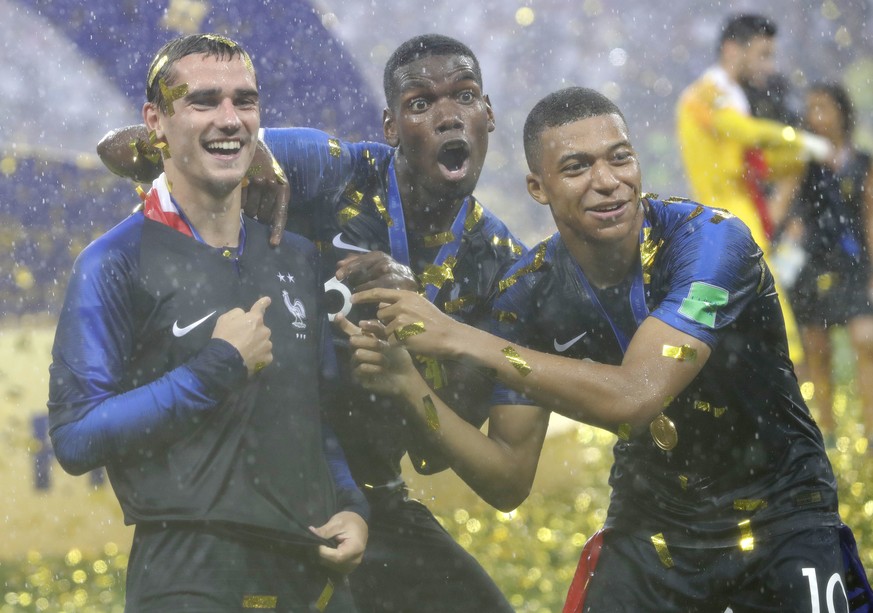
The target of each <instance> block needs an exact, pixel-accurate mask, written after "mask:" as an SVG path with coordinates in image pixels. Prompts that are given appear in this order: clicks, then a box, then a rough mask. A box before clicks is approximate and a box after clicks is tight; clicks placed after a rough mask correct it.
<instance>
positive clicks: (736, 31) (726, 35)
mask: <svg viewBox="0 0 873 613" xmlns="http://www.w3.org/2000/svg"><path fill="white" fill-rule="evenodd" d="M776 31H777V29H776V23H775V22H774V21H773V20H772V19H770V18H769V17H766V16H764V15H759V14H757V13H743V14H741V15H734V16H733V17H731V18H730V19H728V20H727V21H726V22H725V24H724V25H723V26H722V29H721V38H720V39H719V41H718V48H719V49H721V48H722V47H724V44H725V43H726V42H727V41H729V40H732V41H735V42H738V43H748V42H749V41H750V40H752V39H753V38H755V37H756V36H763V37H765V38H773V37H774V36H776Z"/></svg>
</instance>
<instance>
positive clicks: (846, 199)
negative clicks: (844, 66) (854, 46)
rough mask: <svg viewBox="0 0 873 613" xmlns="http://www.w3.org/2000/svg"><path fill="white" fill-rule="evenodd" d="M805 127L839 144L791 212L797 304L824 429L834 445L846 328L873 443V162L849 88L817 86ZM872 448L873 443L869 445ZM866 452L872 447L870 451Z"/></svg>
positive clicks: (802, 184)
mask: <svg viewBox="0 0 873 613" xmlns="http://www.w3.org/2000/svg"><path fill="white" fill-rule="evenodd" d="M805 118H806V125H807V126H808V128H809V129H810V130H811V131H813V132H815V133H816V134H819V135H821V136H823V137H825V138H827V139H828V140H830V141H831V142H832V143H834V147H835V154H834V155H833V156H831V157H830V158H828V159H827V160H824V161H822V162H820V163H818V162H815V163H811V164H810V165H809V167H808V169H807V172H806V174H805V176H804V177H803V178H802V180H800V181H799V187H798V190H797V197H796V199H795V201H794V205H793V207H792V209H791V212H792V221H793V220H797V221H798V222H800V223H799V227H797V226H795V228H794V230H793V231H792V230H789V232H792V233H793V234H794V235H795V238H796V239H797V244H800V245H803V248H804V250H805V252H806V257H805V265H804V266H803V268H802V269H801V270H800V273H799V276H798V278H797V282H796V283H795V284H794V285H793V287H792V288H791V292H790V296H791V303H792V305H793V306H794V308H795V314H796V316H797V321H798V323H799V324H800V326H801V335H802V338H803V343H804V346H805V348H806V355H807V366H808V370H809V375H810V377H811V379H812V382H813V384H814V385H815V399H816V403H815V404H816V406H817V407H818V412H819V425H820V426H821V428H822V430H823V431H824V433H825V435H826V439H829V442H830V443H831V444H833V436H834V435H833V433H834V427H835V425H836V424H835V423H834V414H833V409H832V404H833V388H832V384H831V372H832V364H831V358H832V354H833V352H832V344H831V338H830V330H831V328H832V327H834V326H846V327H847V329H848V332H849V338H850V340H851V344H852V347H853V349H854V350H855V353H856V355H857V363H856V377H855V381H856V385H857V388H858V395H859V397H860V401H861V406H862V411H863V423H864V432H865V435H866V436H867V437H868V440H871V439H873V305H871V301H873V279H871V256H870V245H871V233H873V171H871V156H870V154H869V153H867V152H864V151H861V150H859V149H857V148H856V147H855V145H854V143H853V138H852V137H853V129H854V123H855V121H854V111H853V107H852V101H851V99H850V97H849V95H848V93H847V91H846V89H845V88H844V87H843V86H841V85H837V84H832V83H831V84H818V85H813V86H812V87H811V88H810V89H809V91H808V93H807V96H806V113H805ZM871 442H873V441H871ZM868 449H870V445H869V444H868Z"/></svg>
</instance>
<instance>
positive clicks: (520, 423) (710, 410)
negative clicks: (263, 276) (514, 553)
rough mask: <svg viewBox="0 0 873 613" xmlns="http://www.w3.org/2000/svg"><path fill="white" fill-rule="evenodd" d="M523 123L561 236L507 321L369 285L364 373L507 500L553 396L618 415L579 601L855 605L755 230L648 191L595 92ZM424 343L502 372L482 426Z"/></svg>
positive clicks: (516, 284)
mask: <svg viewBox="0 0 873 613" xmlns="http://www.w3.org/2000/svg"><path fill="white" fill-rule="evenodd" d="M524 135H525V153H526V155H527V159H528V164H529V167H530V174H529V175H528V178H527V183H528V191H529V192H530V194H531V196H532V197H533V198H534V200H535V201H537V202H538V203H540V204H543V205H547V206H549V208H550V210H551V212H552V215H553V218H554V220H555V224H556V226H557V228H558V233H556V234H555V235H553V236H552V237H551V238H549V239H547V240H546V241H544V242H542V243H541V244H540V245H538V246H536V247H535V248H533V249H532V250H531V251H530V252H528V254H527V256H525V257H524V258H523V259H522V260H521V261H519V262H518V263H517V264H516V265H515V266H514V267H513V269H511V270H510V271H509V273H508V274H507V275H506V276H505V277H504V279H503V280H502V281H501V284H500V287H501V294H500V295H499V297H498V298H497V300H496V301H495V310H494V320H495V329H496V332H497V335H491V334H488V333H486V332H483V331H481V330H478V329H474V328H472V327H469V326H465V325H463V324H461V323H458V322H456V321H454V320H452V319H450V318H447V317H445V316H444V315H443V314H442V313H440V312H439V311H438V310H436V309H434V308H433V306H432V305H431V304H430V303H428V302H427V301H425V300H423V299H422V298H421V297H420V296H419V295H418V294H416V293H413V292H406V291H400V290H385V289H371V290H367V291H364V292H361V293H360V294H357V295H355V296H354V301H355V302H356V303H359V304H360V303H376V304H378V305H379V308H378V310H377V313H376V315H377V317H378V321H371V322H362V324H361V325H362V327H363V334H361V333H358V331H357V330H355V329H354V326H352V325H351V324H350V323H347V322H346V323H344V324H343V326H344V329H345V330H346V331H348V332H349V333H350V334H351V342H352V345H353V347H355V352H354V356H355V360H356V362H357V368H356V371H357V374H358V377H359V378H360V380H361V381H362V382H363V383H364V384H366V385H368V386H369V387H371V388H372V389H375V390H379V391H393V393H395V394H397V395H399V396H400V397H401V398H402V399H403V400H405V405H404V406H406V407H408V410H407V411H406V415H407V416H408V418H409V420H410V422H411V424H412V425H417V427H418V429H419V431H420V432H422V433H426V434H429V435H430V437H431V442H432V443H433V444H434V445H438V446H440V447H441V449H442V450H443V456H444V457H446V458H449V459H450V460H449V461H450V463H451V465H452V467H453V468H454V470H455V471H456V472H457V473H458V474H459V475H461V476H462V477H463V478H464V479H465V480H466V481H467V483H468V484H470V485H471V487H473V488H474V489H475V490H476V491H477V492H479V493H480V494H481V495H482V496H483V497H484V498H485V499H486V500H491V501H493V503H494V504H495V505H497V506H500V507H501V508H506V509H509V508H513V507H514V506H516V505H517V504H519V503H520V502H521V501H522V500H524V498H525V497H526V495H527V493H528V491H529V488H530V485H531V482H532V480H533V477H534V474H535V471H536V464H537V461H538V457H539V453H540V450H541V447H542V443H543V439H544V436H545V431H546V424H547V422H548V416H549V411H555V412H558V413H561V414H563V415H566V416H568V417H570V418H572V419H575V420H578V421H581V422H584V423H588V424H593V425H596V426H599V427H602V428H606V429H609V430H611V431H613V432H615V433H616V435H617V436H618V440H617V442H616V444H615V447H614V455H615V463H614V465H613V468H612V472H611V477H610V484H611V485H612V499H611V503H610V507H609V512H608V516H607V520H606V525H605V530H604V531H602V532H601V533H599V534H598V535H597V536H596V537H595V538H593V539H592V541H591V542H590V543H589V545H588V546H587V547H586V551H585V553H583V557H582V560H581V561H580V567H579V571H578V572H577V576H576V579H575V580H574V584H573V586H572V587H571V590H570V594H569V596H568V601H567V604H566V606H565V613H575V612H577V611H598V612H601V611H602V612H611V611H723V610H725V608H726V607H728V606H729V607H731V608H732V609H733V610H734V611H765V610H766V611H801V610H822V611H848V610H849V601H850V600H853V602H856V601H855V600H854V599H855V598H857V599H859V600H860V599H861V598H863V597H864V596H862V595H861V591H862V588H861V587H859V584H860V583H863V582H864V581H865V580H864V571H863V569H862V568H861V567H860V562H859V561H858V559H857V552H856V551H855V550H854V548H853V543H854V541H853V539H852V537H851V532H850V531H849V530H848V528H846V527H845V526H842V525H841V522H840V518H839V514H838V504H837V491H836V483H835V479H834V475H833V472H832V469H831V466H830V463H829V461H828V458H827V456H826V455H825V450H824V445H823V441H822V436H821V433H820V431H819V429H818V427H817V426H816V424H815V423H814V421H813V419H812V417H811V416H810V413H809V410H808V409H807V407H806V406H805V404H804V402H803V399H802V397H801V394H800V391H799V388H798V384H797V379H796V377H795V375H794V372H793V369H792V365H791V362H790V360H789V359H788V351H787V342H786V337H785V328H784V323H783V320H782V317H781V311H780V307H779V299H778V296H777V294H776V292H775V291H774V289H773V277H772V275H771V274H770V271H769V269H768V268H767V265H766V263H765V262H764V260H763V258H762V254H761V249H760V248H759V247H758V246H757V245H756V244H755V243H754V241H753V240H752V237H751V234H750V232H749V230H748V228H747V227H746V226H745V225H744V224H743V223H742V222H740V221H739V220H738V219H737V218H735V217H734V216H732V215H730V214H729V213H727V212H725V211H722V210H719V209H712V208H707V207H705V206H702V205H699V204H697V203H694V202H690V201H687V200H685V199H681V198H669V199H666V200H661V199H659V198H658V197H657V196H653V195H644V194H642V193H641V172H640V166H639V163H638V161H637V157H636V153H635V151H634V148H633V146H632V144H631V140H630V137H629V133H628V128H627V125H626V122H625V119H624V117H623V115H622V113H621V111H620V110H619V109H618V107H617V106H616V105H615V104H613V103H612V102H611V101H610V100H608V99H607V98H605V97H604V96H602V95H601V94H599V93H597V92H594V91H592V90H588V89H583V88H569V89H565V90H561V91H559V92H556V93H554V94H551V95H549V96H547V97H546V98H544V99H543V100H541V101H540V102H539V103H538V104H537V105H536V106H535V107H534V109H533V110H532V111H531V113H530V114H529V116H528V119H527V122H526V123H525V129H524ZM404 348H405V349H404ZM410 353H411V354H414V355H419V356H420V355H424V356H428V357H430V358H432V359H439V360H457V361H461V362H465V363H472V364H476V365H478V366H480V367H484V368H489V369H491V372H493V373H494V376H495V377H496V378H497V380H498V385H497V388H496V389H495V393H494V397H493V401H492V402H493V406H492V408H491V417H490V427H489V432H488V435H487V437H486V436H485V435H483V434H482V433H481V432H479V431H478V430H476V429H474V428H471V427H470V426H469V425H467V424H464V423H463V422H461V421H460V420H459V419H457V418H456V416H455V415H454V413H453V412H452V411H451V409H450V406H447V405H446V404H445V403H443V402H442V401H441V400H440V399H439V398H436V397H434V396H432V395H431V394H429V393H428V387H427V385H426V382H424V381H423V380H422V379H421V377H420V376H419V375H418V373H417V371H415V370H414V369H413V368H412V360H411V358H410V356H409V354H410ZM433 423H436V424H438V427H429V424H433ZM868 594H869V589H868Z"/></svg>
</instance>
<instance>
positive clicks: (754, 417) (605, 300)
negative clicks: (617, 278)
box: [493, 198, 837, 545]
mask: <svg viewBox="0 0 873 613" xmlns="http://www.w3.org/2000/svg"><path fill="white" fill-rule="evenodd" d="M643 206H645V215H646V220H647V223H646V224H645V225H646V226H647V227H646V228H645V229H644V233H643V237H642V238H643V240H642V241H641V259H642V271H643V282H644V294H645V303H646V309H645V310H647V311H648V313H649V316H651V317H657V318H658V319H660V320H661V321H663V322H664V323H666V324H668V325H669V326H671V327H673V328H676V329H677V330H681V331H682V332H684V333H686V334H689V335H691V336H693V337H695V338H697V339H699V340H701V341H703V342H704V343H706V344H707V345H709V346H710V347H711V348H712V354H711V356H710V358H709V360H708V361H707V363H706V365H705V366H704V367H703V369H702V371H701V372H700V374H699V375H698V377H697V378H695V380H694V381H693V382H692V383H691V384H690V385H689V386H688V388H686V389H685V390H684V392H683V393H682V394H681V395H679V396H678V397H677V398H675V399H674V400H673V401H672V402H671V403H670V404H669V406H668V407H667V408H665V411H664V412H665V414H666V415H667V416H668V417H669V418H670V419H671V420H672V421H673V423H674V424H675V426H676V430H677V434H678V444H677V445H676V447H674V448H673V449H672V450H669V451H664V450H662V449H661V448H660V447H658V446H657V445H656V444H655V442H654V440H653V438H652V436H651V435H650V433H649V432H648V431H646V432H643V433H640V434H636V435H633V436H631V437H627V438H626V440H623V439H622V438H619V440H618V441H617V442H616V444H615V447H614V455H615V463H614V465H613V467H612V471H611V475H610V484H611V485H612V487H613V493H612V500H611V503H610V508H609V514H608V519H607V526H610V527H613V528H616V529H621V530H624V531H627V532H631V533H634V534H638V535H640V536H641V537H642V538H650V537H651V536H652V535H654V534H658V533H662V534H664V535H665V536H666V537H668V543H670V542H672V543H674V544H677V543H688V544H694V545H700V544H701V543H709V544H713V545H714V544H725V543H734V544H735V543H736V542H737V540H738V535H740V534H741V530H740V526H741V524H742V525H743V526H751V530H752V534H754V535H756V536H757V537H764V536H766V535H767V534H775V533H780V532H786V531H789V530H792V529H795V528H797V527H798V526H802V525H822V523H828V522H833V523H834V524H836V523H837V516H836V500H837V497H836V484H835V480H834V476H833V473H832V470H831V466H830V463H829V461H828V459H827V456H826V455H825V452H824V446H823V443H822V438H821V434H820V432H819V430H818V428H817V427H816V425H815V423H814V422H813V420H812V417H811V416H810V413H809V410H808V408H807V407H806V405H805V404H804V402H803V399H802V397H801V394H800V390H799V388H798V384H797V379H796V377H795V375H794V371H793V367H792V364H791V362H790V360H789V358H788V349H787V342H786V338H785V329H784V323H783V320H782V314H781V308H780V305H779V298H778V296H777V294H776V291H775V289H774V286H773V277H772V275H771V274H770V271H769V269H768V268H767V265H766V264H765V262H764V260H763V257H762V253H761V250H760V248H759V247H758V246H757V245H756V244H755V243H754V241H753V240H752V238H751V235H750V233H749V231H748V229H747V228H746V226H745V225H744V224H742V223H741V222H740V221H739V220H738V219H736V218H734V217H732V216H731V215H730V214H729V213H726V212H725V211H720V210H717V209H712V208H708V207H704V206H701V205H698V204H697V203H694V202H690V201H686V200H682V199H670V200H669V201H666V202H664V201H659V200H657V199H655V198H648V199H647V200H644V204H643ZM630 281H631V280H630V279H628V280H627V282H625V283H622V284H620V285H619V286H617V287H614V288H607V289H605V290H594V291H595V293H596V296H597V299H598V300H599V302H600V304H601V305H602V306H603V309H604V311H605V313H606V314H608V317H609V320H611V322H610V321H608V320H607V318H606V317H604V316H603V315H602V311H600V310H599V309H598V308H597V307H596V305H595V304H594V303H593V302H592V300H591V298H590V297H589V294H588V293H587V291H586V290H585V288H584V286H583V284H582V282H581V280H580V270H579V267H578V265H577V264H576V262H575V261H574V260H573V258H572V257H571V256H570V254H569V252H568V251H567V249H566V247H565V246H564V244H563V242H562V241H561V239H560V236H559V235H558V234H555V235H553V236H552V237H550V238H549V239H547V240H546V241H544V242H543V243H541V244H540V245H538V246H537V247H535V248H533V249H532V250H531V251H530V252H529V253H528V255H527V256H526V257H525V258H523V259H522V260H521V261H519V262H518V263H517V264H516V265H515V266H514V267H513V269H511V270H510V271H509V272H508V273H507V276H506V277H505V278H504V280H503V281H502V282H501V288H502V289H503V290H504V291H503V292H502V293H501V294H500V295H499V296H498V298H497V300H496V302H495V311H494V315H495V324H494V325H495V331H496V333H497V334H499V335H500V336H503V337H504V338H506V339H508V340H510V341H511V342H513V343H517V344H518V345H520V346H525V347H530V348H532V349H536V350H539V351H544V352H549V353H553V354H559V355H563V356H566V357H572V358H577V359H583V358H590V359H592V360H594V361H597V362H601V363H606V364H616V365H617V364H620V363H621V361H622V358H623V352H622V349H621V347H620V345H619V343H618V341H617V338H616V333H615V332H614V331H613V327H612V326H613V325H614V326H616V327H617V328H618V329H619V330H620V331H621V332H624V333H625V334H626V336H627V337H628V338H630V337H631V336H633V333H634V331H635V330H636V326H637V323H636V319H635V318H634V314H633V312H632V308H631V305H630V301H629V292H630V287H631V283H630ZM664 359H670V358H667V357H665V358H664ZM493 402H494V404H523V403H529V401H528V400H527V399H526V398H524V397H523V396H521V395H519V394H517V393H515V392H512V391H511V390H508V389H506V388H504V387H502V386H498V387H497V389H496V390H495V395H494V398H493ZM746 520H749V521H750V524H748V525H747V524H744V523H743V522H745V521H746Z"/></svg>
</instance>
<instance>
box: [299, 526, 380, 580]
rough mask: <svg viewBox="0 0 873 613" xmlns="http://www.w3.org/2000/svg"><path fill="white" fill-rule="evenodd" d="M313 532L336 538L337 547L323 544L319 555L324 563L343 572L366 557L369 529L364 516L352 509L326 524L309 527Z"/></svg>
mask: <svg viewBox="0 0 873 613" xmlns="http://www.w3.org/2000/svg"><path fill="white" fill-rule="evenodd" d="M309 529H310V530H311V531H312V533H313V534H317V535H318V536H320V537H322V538H325V539H334V540H335V541H336V543H337V546H336V548H334V547H328V546H327V545H321V546H320V547H319V548H318V555H319V557H320V558H321V562H322V564H324V565H325V566H327V567H328V568H331V569H333V570H336V571H338V572H340V573H343V574H348V573H350V572H352V571H353V570H355V569H356V568H357V567H358V564H360V563H361V560H362V559H363V557H364V548H365V547H366V546H367V537H368V536H369V530H368V528H367V522H365V521H364V518H363V517H361V516H360V515H358V514H357V513H353V512H352V511H340V512H339V513H337V514H336V515H334V516H333V517H331V518H330V519H329V520H328V521H327V523H326V524H324V525H323V526H319V527H318V528H314V527H310V528H309Z"/></svg>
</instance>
